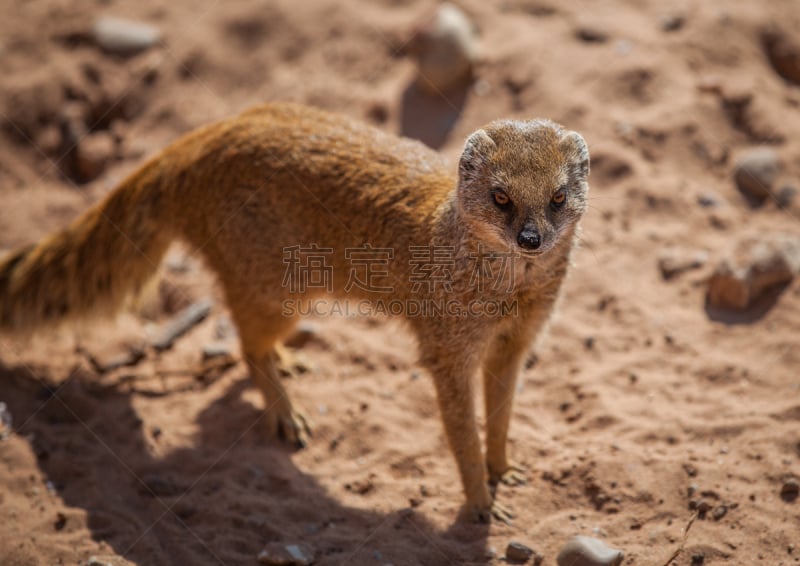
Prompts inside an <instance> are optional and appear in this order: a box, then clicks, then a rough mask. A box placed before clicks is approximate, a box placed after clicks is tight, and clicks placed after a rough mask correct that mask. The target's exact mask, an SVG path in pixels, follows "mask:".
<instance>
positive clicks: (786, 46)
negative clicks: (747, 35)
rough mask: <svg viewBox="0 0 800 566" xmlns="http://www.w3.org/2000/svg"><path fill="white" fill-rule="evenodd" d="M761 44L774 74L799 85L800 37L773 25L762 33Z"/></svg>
mask: <svg viewBox="0 0 800 566" xmlns="http://www.w3.org/2000/svg"><path fill="white" fill-rule="evenodd" d="M761 42H762V44H763V46H764V50H765V51H766V53H767V57H768V58H769V62H770V64H771V65H772V68H773V69H775V72H776V73H778V74H779V75H780V76H781V77H783V78H784V79H785V80H787V81H789V82H792V83H795V84H800V36H798V35H797V33H796V32H794V33H789V31H788V30H786V29H783V28H780V27H778V26H774V25H773V26H769V27H768V28H767V29H765V30H764V31H763V33H762V34H761Z"/></svg>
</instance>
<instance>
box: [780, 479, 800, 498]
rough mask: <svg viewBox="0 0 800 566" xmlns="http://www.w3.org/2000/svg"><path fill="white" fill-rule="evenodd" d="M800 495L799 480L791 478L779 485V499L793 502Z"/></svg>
mask: <svg viewBox="0 0 800 566" xmlns="http://www.w3.org/2000/svg"><path fill="white" fill-rule="evenodd" d="M798 495H800V482H798V481H797V480H796V479H794V478H791V479H788V480H786V481H785V482H783V485H782V486H781V499H783V500H784V501H785V502H786V503H793V502H794V501H795V500H796V499H797V497H798Z"/></svg>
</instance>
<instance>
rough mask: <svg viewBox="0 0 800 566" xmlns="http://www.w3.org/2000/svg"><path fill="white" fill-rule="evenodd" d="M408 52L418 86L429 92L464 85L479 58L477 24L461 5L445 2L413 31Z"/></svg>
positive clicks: (439, 91) (435, 92) (436, 93)
mask: <svg viewBox="0 0 800 566" xmlns="http://www.w3.org/2000/svg"><path fill="white" fill-rule="evenodd" d="M408 53H409V54H410V55H411V56H413V57H414V58H415V59H416V60H417V66H418V77H417V81H416V82H417V86H418V87H419V88H420V89H421V90H423V91H425V92H427V93H428V94H432V95H439V94H441V93H442V92H444V91H447V90H449V89H451V88H453V87H456V86H462V85H465V84H467V83H469V81H470V80H471V79H472V73H473V68H474V66H475V63H476V62H477V59H478V31H477V26H475V24H474V23H473V22H472V21H470V19H469V17H468V16H467V15H466V14H465V13H464V12H463V11H462V10H461V9H460V8H458V7H456V6H455V5H453V4H450V3H447V2H445V3H443V4H440V5H439V7H438V8H437V10H436V14H435V15H434V16H433V18H432V20H431V21H430V22H428V23H427V24H425V25H424V26H421V27H420V29H418V31H417V32H416V33H415V34H414V37H413V38H412V39H411V41H410V42H409V45H408Z"/></svg>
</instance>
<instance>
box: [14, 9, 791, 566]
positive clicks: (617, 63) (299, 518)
mask: <svg viewBox="0 0 800 566" xmlns="http://www.w3.org/2000/svg"><path fill="white" fill-rule="evenodd" d="M162 4H163V5H162ZM565 4H566V3H559V2H555V1H554V0H503V1H502V2H496V3H489V2H479V1H477V0H464V1H463V2H460V5H461V6H462V7H463V8H464V9H465V10H466V11H467V12H468V13H469V14H470V15H471V16H472V17H473V19H474V20H475V21H476V22H478V24H479V28H480V32H481V47H482V51H483V60H482V62H481V63H480V65H479V66H478V68H477V70H476V77H477V82H476V83H475V84H474V85H473V86H471V87H470V88H469V89H466V90H461V91H456V92H452V93H448V94H447V95H446V98H445V99H435V100H427V99H425V98H424V97H421V96H420V94H419V93H418V92H415V90H414V89H413V87H412V86H411V85H412V83H413V81H414V73H415V71H414V63H413V62H412V61H411V60H410V59H408V58H406V57H403V56H402V55H401V53H402V51H403V45H404V42H405V41H406V40H407V39H408V38H409V36H410V33H411V30H412V29H414V27H415V26H416V25H418V24H419V22H420V21H421V19H424V18H425V17H427V15H428V14H430V12H431V9H432V7H433V2H429V1H427V0H405V1H402V2H401V1H392V2H390V1H387V0H383V1H380V2H350V3H339V2H334V1H333V0H313V1H307V2H297V1H292V2H290V1H287V0H278V1H275V2H258V1H255V0H246V1H242V2H236V3H227V2H199V3H196V2H190V1H188V0H175V1H173V2H169V3H161V2H157V1H156V0H140V1H138V2H114V3H112V2H91V3H89V2H82V3H78V2H62V1H60V0H41V1H39V2H25V3H17V2H11V1H10V0H5V2H4V10H2V12H3V13H4V14H5V17H4V18H2V21H0V30H1V32H0V72H1V73H2V76H3V80H2V81H1V82H0V103H1V104H2V108H1V110H2V116H0V118H2V121H3V128H2V134H1V135H0V199H2V201H1V202H2V206H1V207H0V248H4V249H9V250H10V249H13V248H15V247H17V246H20V245H24V244H26V243H30V242H33V241H36V240H37V239H38V238H41V237H43V236H45V235H46V234H47V233H49V232H51V231H53V230H55V229H57V228H59V227H61V226H64V225H65V224H66V223H68V222H69V221H70V220H71V219H73V218H75V217H76V216H77V215H79V214H80V213H81V212H82V211H83V210H85V209H86V208H87V207H88V206H89V205H90V204H91V203H93V202H95V201H97V200H98V199H99V198H101V197H102V195H104V194H105V193H106V192H107V191H109V190H110V189H111V188H113V186H114V185H115V183H117V182H118V181H119V180H120V179H121V178H122V177H123V176H124V175H125V174H127V173H128V172H130V171H132V170H133V169H134V168H135V167H136V166H137V164H140V163H141V161H142V159H144V158H145V157H146V156H148V155H152V154H154V153H155V152H157V151H158V150H159V148H162V147H164V146H165V145H166V144H167V143H169V141H170V140H173V139H175V138H176V137H177V136H179V135H180V134H181V133H183V132H186V131H188V130H190V129H192V128H194V127H197V126H199V125H201V124H205V123H207V122H209V121H212V120H215V119H219V118H222V117H225V116H229V115H232V114H234V113H236V112H239V111H241V110H243V109H245V108H247V107H248V106H251V105H254V104H257V103H259V102H261V101H265V100H294V101H300V102H305V103H308V104H314V105H317V106H321V107H324V108H327V109H332V110H336V111H339V112H342V113H344V114H348V115H350V116H353V117H354V118H358V119H364V120H368V121H371V122H373V123H376V124H377V125H378V126H379V127H381V128H384V129H386V130H387V131H393V132H400V131H403V132H407V133H409V134H413V135H415V136H417V137H420V138H423V139H425V140H426V141H428V142H429V143H431V144H433V145H436V146H441V150H442V152H443V153H444V154H445V155H446V156H448V158H450V159H455V158H456V157H457V155H458V153H459V151H460V147H461V144H462V143H463V139H464V138H465V136H466V135H467V134H468V133H469V132H470V131H472V130H473V129H475V128H476V127H478V126H480V125H482V124H483V123H485V122H487V121H489V120H491V119H495V118H500V117H532V116H542V117H549V118H552V119H554V120H556V121H559V122H562V123H564V124H565V125H567V126H568V127H570V128H573V129H576V130H578V131H580V132H582V133H583V134H584V136H585V137H586V139H587V140H588V142H589V144H590V149H591V153H592V159H593V170H592V174H591V178H590V180H591V201H590V203H591V207H590V210H589V212H588V214H587V216H586V217H585V220H584V222H583V227H584V231H583V236H582V245H581V248H580V250H579V251H578V252H577V254H576V256H575V262H574V268H573V270H572V273H571V275H570V278H569V280H568V282H567V284H566V287H565V289H564V295H563V300H562V302H561V305H560V308H559V310H558V313H557V315H556V316H555V318H554V320H553V323H552V325H551V329H550V333H549V335H548V336H547V337H546V339H545V340H543V341H542V342H541V344H540V346H539V347H538V348H537V353H536V355H535V357H532V358H531V362H530V363H529V367H527V369H526V370H525V372H524V376H523V379H522V380H521V383H520V386H519V391H518V394H517V401H516V405H515V410H514V416H513V421H512V429H511V452H512V454H513V457H514V458H515V459H516V460H518V461H519V462H521V463H522V464H524V465H525V466H526V468H527V472H526V477H527V480H528V481H527V484H526V485H524V486H520V487H514V488H510V487H505V486H502V487H501V488H500V489H499V492H498V497H499V499H500V501H501V502H502V503H503V504H505V505H507V506H508V507H510V508H511V509H512V510H513V512H514V513H515V515H516V517H515V520H514V522H513V525H505V524H502V523H493V524H491V525H464V524H457V523H455V522H454V520H455V516H456V513H457V511H458V507H459V505H460V503H461V500H462V499H461V498H462V496H461V493H460V485H459V482H458V481H457V475H456V471H455V465H454V462H453V460H452V458H451V456H450V454H449V451H448V449H447V446H446V442H445V439H444V436H443V432H442V428H441V425H440V422H439V418H438V414H437V408H436V403H435V399H434V395H433V388H432V385H431V383H430V380H429V377H428V376H427V375H426V374H425V373H423V372H421V370H420V369H419V367H418V366H417V365H416V362H415V347H414V342H413V339H412V337H411V335H410V334H409V333H408V332H407V331H406V329H404V328H403V327H402V326H401V325H399V324H398V323H397V322H395V321H392V320H388V319H382V318H375V319H364V318H361V319H358V318H357V319H352V320H351V319H347V320H345V319H343V318H336V317H325V318H318V319H314V320H310V321H308V322H309V324H312V325H313V330H314V331H313V335H312V337H311V339H310V340H309V341H308V343H307V344H305V345H304V346H303V347H302V354H303V355H304V356H305V358H306V359H307V361H308V365H309V369H308V371H305V372H304V373H300V374H299V375H297V376H296V377H294V378H287V381H286V384H287V387H288V388H289V390H290V391H291V394H292V395H293V397H294V399H295V402H296V403H297V404H298V405H300V406H301V407H303V408H305V409H306V411H307V412H308V413H309V414H310V416H311V417H312V418H313V420H314V423H315V434H314V437H313V441H312V443H311V445H310V446H309V447H308V448H307V449H305V450H302V451H299V452H291V451H289V450H287V449H285V448H284V447H282V446H280V445H279V444H277V443H273V442H270V441H267V440H265V439H264V437H263V435H262V434H261V430H260V428H259V422H260V421H259V418H260V413H259V408H260V407H261V400H260V399H259V397H258V395H257V392H256V391H255V390H254V389H253V388H252V387H251V385H250V382H249V381H248V378H247V375H246V370H245V368H244V366H243V364H242V363H240V362H239V361H238V357H239V353H238V350H237V346H236V341H235V335H234V334H233V332H232V331H231V329H230V321H229V320H228V318H227V315H226V311H225V306H224V303H223V302H222V300H221V297H220V293H219V290H218V288H216V286H215V285H214V280H213V277H211V276H210V274H209V273H208V272H207V271H206V270H204V268H203V267H202V265H201V263H200V262H199V261H198V260H197V259H196V258H188V259H187V258H185V257H184V253H183V251H182V250H181V249H179V248H177V249H176V250H174V251H173V252H171V254H170V259H169V260H168V261H167V262H166V266H165V268H164V270H163V274H162V275H161V287H162V292H161V294H160V300H159V301H156V304H155V306H154V307H153V308H152V309H151V311H150V314H151V315H152V316H154V317H155V318H154V320H150V321H148V320H146V319H144V318H143V317H141V316H139V315H137V314H131V313H126V314H123V315H121V316H120V318H119V320H117V321H116V322H97V323H94V324H90V325H86V326H84V327H83V328H81V329H79V330H78V331H76V330H75V329H71V328H64V329H60V330H58V331H56V332H53V333H49V334H45V335H42V336H38V337H35V338H32V339H27V340H22V339H20V340H11V339H8V338H3V339H2V341H0V401H2V402H4V403H5V404H6V406H7V413H8V414H10V415H11V417H12V418H13V422H12V423H11V424H10V426H8V423H7V424H6V425H5V426H4V435H3V440H0V564H3V565H9V566H12V565H13V566H17V565H23V564H25V565H28V564H31V565H33V564H48V565H52V564H85V563H87V561H88V560H89V558H90V557H91V556H95V557H98V559H99V560H100V562H99V563H110V564H141V565H158V564H181V565H183V564H187V565H188V564H229V565H233V564H255V563H256V556H257V554H258V552H259V551H260V550H261V549H262V548H263V547H264V545H265V544H267V543H269V542H281V543H287V544H291V543H299V542H302V543H305V544H307V545H309V547H310V548H311V549H313V552H314V553H315V556H316V564H395V565H406V564H408V565H412V564H425V565H438V564H443V565H446V564H502V563H504V562H503V561H502V560H501V559H502V556H503V554H504V551H505V547H506V545H507V544H508V543H509V542H510V541H512V540H516V541H519V542H522V543H525V544H527V545H528V546H531V547H532V548H534V549H535V550H536V551H537V552H538V553H539V554H541V555H542V556H543V557H544V564H555V556H556V554H557V553H558V550H559V548H560V547H561V545H562V544H563V543H564V542H565V541H566V540H567V539H568V538H569V537H570V536H572V535H574V534H584V535H589V536H594V537H597V538H600V539H602V540H604V541H606V542H607V543H608V544H610V545H612V546H614V547H618V548H621V549H623V550H624V551H625V553H626V559H625V562H624V564H626V565H631V564H636V565H647V566H664V565H665V564H666V563H667V561H668V560H669V558H670V556H671V555H673V553H675V551H677V550H678V549H679V548H681V545H683V547H682V551H681V552H680V553H679V554H678V556H677V558H676V559H675V561H674V564H676V565H681V566H683V565H688V564H712V565H716V564H731V565H732V564H737V565H750V564H770V565H789V564H796V563H798V561H800V502H798V501H794V502H790V501H787V500H784V499H782V498H781V495H780V493H781V488H782V485H783V484H784V482H785V481H787V480H789V479H791V478H797V477H798V476H799V475H800V374H799V373H798V368H800V347H798V339H799V338H800V282H798V281H797V279H795V281H794V282H793V283H791V284H790V285H788V286H785V287H783V288H782V289H780V290H779V291H776V292H775V293H774V294H773V295H772V296H771V297H768V298H767V299H765V301H762V303H763V304H760V305H757V307H756V308H754V309H751V311H748V312H747V313H744V314H731V313H727V314H724V315H721V314H720V313H717V312H715V311H712V310H709V309H707V308H706V307H705V289H706V280H707V279H708V277H709V275H710V273H711V271H712V270H713V268H714V266H715V265H716V264H717V262H718V261H719V260H720V259H721V258H722V257H724V256H725V254H726V253H728V250H729V248H730V247H731V246H732V245H734V244H735V242H737V241H739V240H740V239H742V238H745V237H751V236H756V237H758V236H759V235H760V234H763V233H771V232H788V233H790V234H794V235H800V223H798V220H800V202H798V200H800V199H795V201H794V202H793V203H791V204H790V205H788V206H787V207H784V208H780V207H778V206H777V205H776V204H775V202H773V201H772V199H769V200H768V202H767V203H766V204H765V205H764V206H761V207H759V208H752V207H751V206H749V204H748V203H747V201H746V200H745V199H744V198H743V197H742V196H741V195H740V194H739V193H738V192H737V190H736V188H735V185H734V182H733V168H734V163H735V160H736V158H737V156H738V155H739V154H740V153H741V152H743V151H745V150H747V149H749V148H752V147H756V146H759V145H769V146H771V147H773V148H774V149H775V150H776V151H777V153H778V155H779V157H780V159H781V161H782V162H783V168H782V172H781V176H780V181H779V186H783V185H786V184H793V185H795V186H797V185H798V184H799V183H800V141H798V138H797V135H796V134H797V132H798V131H800V111H799V110H800V88H799V87H798V86H796V85H795V86H792V85H791V84H790V83H788V82H787V81H785V80H784V79H782V78H781V77H780V76H778V74H777V73H776V72H775V70H774V69H773V68H772V67H771V65H770V62H769V59H768V57H767V55H766V54H765V52H764V48H763V46H762V41H761V36H762V32H763V30H764V29H765V27H766V26H768V25H769V24H770V23H771V22H778V23H779V24H781V25H783V26H784V27H785V28H786V29H788V30H790V31H791V32H792V33H794V34H795V35H794V38H795V39H794V40H795V41H798V38H799V37H800V36H798V35H797V30H798V29H800V11H798V10H797V6H796V3H795V2H794V1H793V0H774V1H771V2H769V3H744V2H738V3H731V2H724V1H708V2H701V1H699V0H697V1H688V0H685V1H681V2H677V3H674V4H672V5H671V6H667V5H666V4H665V3H662V2H656V1H642V2H635V3H634V2H624V1H622V0H608V1H603V2H588V1H586V2H575V3H569V6H567V5H565ZM100 14H105V15H113V16H119V17H128V18H133V19H136V20H139V21H143V22H146V23H148V24H151V25H153V26H156V27H157V28H158V30H159V31H160V32H161V34H162V38H163V43H160V44H159V45H157V46H155V47H153V48H151V49H149V50H147V51H145V52H144V53H141V54H139V55H136V56H133V57H118V56H113V55H107V54H104V53H103V52H101V51H100V50H99V49H98V48H97V47H96V46H95V45H93V44H92V42H91V41H89V40H88V39H87V35H86V32H87V30H90V29H91V25H92V23H93V21H94V20H95V18H96V17H97V16H98V15H100ZM665 28H667V29H665ZM81 99H84V100H88V101H89V102H88V107H90V109H91V113H92V114H91V115H92V123H93V124H94V123H96V124H98V131H97V132H95V133H94V134H92V140H93V141H92V142H85V143H84V144H83V145H84V148H85V151H86V152H87V153H88V154H89V157H90V158H91V157H92V155H94V156H97V155H99V158H98V157H94V158H92V159H95V161H90V162H88V163H89V164H88V165H86V167H89V166H90V165H91V166H94V165H92V164H93V163H95V164H97V163H99V165H97V166H98V167H99V168H100V171H99V173H98V172H97V171H92V170H91V167H90V169H89V172H90V173H92V175H94V174H97V175H98V176H97V177H96V178H94V179H92V180H91V181H89V182H76V181H75V178H76V177H75V172H74V171H73V170H71V169H70V167H73V166H74V163H75V161H74V159H75V158H74V156H67V157H66V158H64V159H63V160H62V159H61V156H62V153H63V149H64V148H59V147H58V143H57V140H58V127H57V123H58V121H57V116H58V115H59V114H64V113H66V114H69V112H71V111H73V110H71V109H74V108H75V107H80V106H81V103H80V102H79V101H80V100H81ZM76 101H77V102H76ZM82 108H83V109H84V111H85V108H87V103H83V107H82ZM430 116H434V117H437V119H430V118H429V117H430ZM90 150H91V151H90ZM92 151H93V152H94V153H91V152H92ZM87 159H88V158H87ZM64 171H66V173H67V174H66V175H65V174H64ZM84 171H86V170H85V169H84ZM700 201H704V202H706V204H708V203H709V202H710V203H711V206H703V205H701V204H700ZM672 248H677V249H679V250H683V253H687V254H693V253H696V252H700V251H702V252H705V253H706V254H707V257H708V260H707V261H706V262H705V263H704V264H703V265H702V266H700V267H698V268H696V269H692V270H689V271H686V272H684V273H681V274H679V275H677V276H675V277H673V278H671V279H669V280H665V279H664V278H663V277H662V276H661V273H660V271H659V268H658V259H659V257H660V256H661V255H662V254H663V253H665V252H666V250H669V249H672ZM205 297H212V298H213V299H214V300H215V302H214V305H213V307H212V310H211V313H210V315H209V316H208V317H207V318H206V320H205V321H203V322H202V323H200V324H199V325H197V326H196V327H194V328H193V329H192V330H190V331H189V332H188V333H187V334H186V335H184V336H183V337H182V338H180V339H178V340H177V342H176V344H175V346H174V347H173V348H172V349H170V350H167V351H165V352H163V353H158V354H157V353H155V352H153V351H152V350H149V349H148V350H146V352H145V354H146V356H145V357H144V359H143V360H141V361H140V362H139V363H138V364H137V365H134V366H131V367H126V368H120V369H116V370H113V371H110V372H105V373H102V374H100V373H98V371H96V369H93V366H92V364H90V363H89V362H88V355H92V356H94V357H97V358H100V359H103V360H112V359H113V358H114V356H116V355H119V354H120V353H124V352H126V351H127V350H128V349H130V347H131V346H141V345H142V344H144V343H146V342H147V340H148V337H150V336H152V335H153V333H154V329H156V328H158V327H159V325H161V324H164V323H165V321H167V320H168V319H169V317H170V316H171V315H172V314H174V313H175V312H176V311H178V310H179V309H180V308H181V307H184V306H186V305H188V304H190V303H192V302H195V301H199V300H202V299H203V298H205ZM215 342H222V343H223V344H226V345H228V346H229V347H230V348H232V353H233V361H232V364H228V365H225V364H219V363H218V362H207V363H206V367H205V368H203V362H202V354H201V352H202V348H203V347H204V346H205V345H208V344H211V343H215ZM87 353H88V354H87ZM209 364H211V365H212V366H213V364H217V365H216V366H213V367H210V366H209ZM698 505H700V506H701V507H702V509H707V511H706V512H705V513H703V514H701V516H699V517H697V519H696V520H695V521H694V522H693V523H692V524H691V528H690V529H689V532H688V534H686V533H685V532H684V531H685V529H686V527H687V525H688V524H690V521H691V520H692V518H693V517H694V516H695V510H693V509H692V507H697V506H698Z"/></svg>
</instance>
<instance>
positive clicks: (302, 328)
mask: <svg viewBox="0 0 800 566" xmlns="http://www.w3.org/2000/svg"><path fill="white" fill-rule="evenodd" d="M318 332H319V328H318V327H317V325H316V324H313V323H311V322H305V321H304V322H301V323H300V324H298V325H297V329H296V330H295V331H294V333H293V334H292V335H291V336H289V338H287V339H286V340H285V341H284V343H283V345H284V346H288V347H289V348H303V347H304V346H305V345H306V344H308V343H309V342H310V341H311V340H313V339H314V338H316V336H317V333H318Z"/></svg>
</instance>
